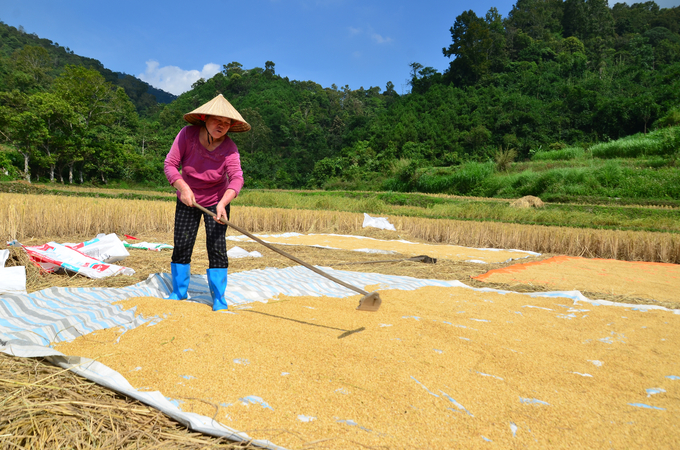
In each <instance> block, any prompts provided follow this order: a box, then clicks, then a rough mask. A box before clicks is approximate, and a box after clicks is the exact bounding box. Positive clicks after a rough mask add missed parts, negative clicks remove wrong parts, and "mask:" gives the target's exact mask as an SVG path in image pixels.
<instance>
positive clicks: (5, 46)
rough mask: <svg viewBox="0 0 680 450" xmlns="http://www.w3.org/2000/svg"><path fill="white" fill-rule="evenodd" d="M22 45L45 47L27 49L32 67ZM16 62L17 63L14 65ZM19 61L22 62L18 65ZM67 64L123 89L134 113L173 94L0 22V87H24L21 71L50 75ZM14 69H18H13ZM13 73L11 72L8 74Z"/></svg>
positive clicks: (151, 106)
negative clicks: (87, 70)
mask: <svg viewBox="0 0 680 450" xmlns="http://www.w3.org/2000/svg"><path fill="white" fill-rule="evenodd" d="M25 47H29V48H31V47H40V48H42V49H44V50H45V52H42V51H40V50H38V49H37V48H31V49H30V52H31V58H32V59H33V61H32V62H31V63H29V64H32V65H33V67H32V68H29V67H27V66H26V65H25V64H26V63H27V61H26V60H27V58H28V55H27V50H24V52H23V53H22V52H21V49H24V48H25ZM17 61H19V66H17V65H16V64H17ZM22 64H24V65H23V66H22ZM67 65H75V66H83V67H87V68H89V69H94V70H96V71H97V72H99V73H100V74H101V75H102V76H103V77H104V79H105V80H106V81H108V82H109V83H111V84H113V85H116V86H120V87H122V88H123V89H125V93H126V94H127V95H128V97H130V100H132V103H133V104H134V105H135V107H136V108H137V111H138V112H144V111H146V110H147V109H149V108H152V109H155V108H156V105H157V104H158V103H170V102H172V101H173V100H174V99H176V98H177V96H175V95H173V94H170V93H169V92H165V91H163V90H160V89H156V88H155V87H153V86H151V85H150V84H148V83H146V82H144V81H142V80H140V79H139V78H136V77H134V76H132V75H127V74H124V73H121V72H113V71H111V70H109V69H107V68H105V67H104V66H103V65H102V63H101V62H99V61H97V60H96V59H93V58H87V57H84V56H79V55H76V54H75V53H73V51H72V50H71V49H69V48H68V47H66V48H64V47H62V46H60V45H59V44H58V43H56V42H52V41H50V40H49V39H42V38H40V37H38V36H37V35H36V34H34V33H31V34H29V33H26V32H25V31H24V29H23V28H22V27H19V28H14V27H12V26H9V25H7V24H5V23H3V22H0V70H2V75H3V76H2V78H0V80H1V81H2V82H4V83H3V84H2V85H0V90H3V91H4V90H7V89H11V88H19V89H25V88H27V87H28V86H27V85H26V84H25V81H24V80H22V79H21V77H22V73H23V74H25V73H26V72H25V70H29V71H31V70H33V71H35V70H40V71H41V72H44V75H42V76H44V77H46V78H54V77H55V76H57V75H58V74H60V73H61V72H62V71H63V70H64V67H66V66H67ZM17 69H18V70H17ZM9 72H14V75H13V76H12V75H10V76H8V75H9Z"/></svg>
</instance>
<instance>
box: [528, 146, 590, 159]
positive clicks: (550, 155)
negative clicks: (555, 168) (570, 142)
mask: <svg viewBox="0 0 680 450" xmlns="http://www.w3.org/2000/svg"><path fill="white" fill-rule="evenodd" d="M584 154H585V150H583V149H582V148H581V147H567V148H563V149H560V150H552V151H549V152H537V153H534V155H533V156H532V157H531V160H532V161H560V160H565V161H566V160H570V159H576V158H581V157H582V156H583V155H584Z"/></svg>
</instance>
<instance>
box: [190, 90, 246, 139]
mask: <svg viewBox="0 0 680 450" xmlns="http://www.w3.org/2000/svg"><path fill="white" fill-rule="evenodd" d="M205 116H220V117H226V118H227V119H231V120H232V122H231V128H229V132H231V133H243V132H244V131H248V130H250V125H249V124H248V122H246V121H245V120H243V117H241V114H239V112H238V111H236V108H234V107H233V106H231V103H229V101H228V100H227V99H226V98H224V97H223V96H222V94H220V95H218V96H217V97H215V98H214V99H212V100H210V101H209V102H208V103H205V104H204V105H201V106H199V107H198V108H196V109H194V110H193V111H191V112H190V113H187V114H185V115H184V120H186V121H187V122H189V123H190V124H192V125H198V124H200V123H201V122H204V121H205Z"/></svg>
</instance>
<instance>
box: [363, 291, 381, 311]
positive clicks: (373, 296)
mask: <svg viewBox="0 0 680 450" xmlns="http://www.w3.org/2000/svg"><path fill="white" fill-rule="evenodd" d="M381 303H382V299H381V298H380V294H378V293H377V292H371V293H369V294H366V295H364V296H363V297H361V300H359V306H357V309H358V310H359V311H377V310H378V309H379V308H380V304H381Z"/></svg>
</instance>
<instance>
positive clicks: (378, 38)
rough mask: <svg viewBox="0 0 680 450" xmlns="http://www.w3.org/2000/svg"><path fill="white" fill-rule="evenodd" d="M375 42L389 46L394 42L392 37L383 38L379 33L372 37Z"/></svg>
mask: <svg viewBox="0 0 680 450" xmlns="http://www.w3.org/2000/svg"><path fill="white" fill-rule="evenodd" d="M371 37H372V38H373V40H374V41H375V42H377V43H378V44H389V43H390V42H392V38H391V37H382V36H380V35H379V34H378V33H373V36H371Z"/></svg>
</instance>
